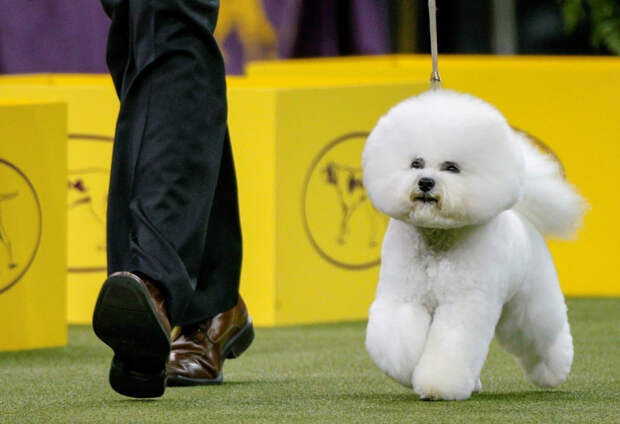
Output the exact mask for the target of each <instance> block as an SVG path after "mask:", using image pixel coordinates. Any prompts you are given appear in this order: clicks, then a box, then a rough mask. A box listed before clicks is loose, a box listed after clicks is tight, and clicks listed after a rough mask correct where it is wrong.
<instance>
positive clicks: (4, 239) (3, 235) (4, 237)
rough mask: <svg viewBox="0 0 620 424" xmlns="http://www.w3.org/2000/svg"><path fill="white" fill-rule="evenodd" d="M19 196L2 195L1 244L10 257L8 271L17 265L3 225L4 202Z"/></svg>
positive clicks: (0, 196) (0, 203)
mask: <svg viewBox="0 0 620 424" xmlns="http://www.w3.org/2000/svg"><path fill="white" fill-rule="evenodd" d="M17 194H18V193H17V192H14V193H5V194H1V193H0V243H2V245H3V246H4V248H5V249H6V251H7V255H8V257H9V262H8V265H7V266H8V269H13V268H15V267H16V266H17V264H16V263H15V261H14V258H13V248H12V246H11V240H10V239H9V235H8V233H7V231H6V229H5V228H4V225H3V224H2V202H4V201H7V200H11V199H13V198H15V197H17Z"/></svg>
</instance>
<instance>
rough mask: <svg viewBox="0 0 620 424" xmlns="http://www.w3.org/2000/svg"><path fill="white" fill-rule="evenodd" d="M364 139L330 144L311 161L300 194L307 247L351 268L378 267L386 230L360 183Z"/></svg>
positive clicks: (358, 137)
mask: <svg viewBox="0 0 620 424" xmlns="http://www.w3.org/2000/svg"><path fill="white" fill-rule="evenodd" d="M367 136H368V134H367V133H361V132H360V133H351V134H346V135H343V136H341V137H338V138H337V139H335V140H333V141H332V142H330V143H328V144H327V145H326V146H325V147H324V148H323V149H322V150H321V152H319V154H318V155H317V157H316V158H315V159H314V161H313V162H312V165H311V166H310V170H309V171H308V173H307V175H306V180H305V184H304V189H303V199H302V210H303V220H304V225H305V228H306V233H307V235H308V238H309V239H310V242H311V243H312V245H313V246H314V248H315V249H316V251H317V252H318V253H319V255H321V256H322V257H323V258H324V259H326V260H327V261H329V262H331V263H332V264H334V265H337V266H339V267H343V268H349V269H363V268H368V267H372V266H375V265H378V264H379V261H380V255H381V249H380V246H379V244H380V243H379V241H380V239H381V236H382V235H383V233H384V232H385V229H386V227H387V219H386V218H385V217H384V216H383V215H381V214H380V213H379V212H377V211H376V210H375V209H374V207H373V206H372V204H371V203H370V201H369V199H368V196H367V195H366V191H365V190H364V185H363V182H362V168H361V166H360V158H361V154H362V149H363V147H364V142H365V141H366V137H367Z"/></svg>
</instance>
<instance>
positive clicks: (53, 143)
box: [0, 101, 67, 351]
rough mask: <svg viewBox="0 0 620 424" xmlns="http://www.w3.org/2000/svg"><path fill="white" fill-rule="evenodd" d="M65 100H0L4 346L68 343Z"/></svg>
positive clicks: (2, 348) (0, 277)
mask: <svg viewBox="0 0 620 424" xmlns="http://www.w3.org/2000/svg"><path fill="white" fill-rule="evenodd" d="M66 122H67V112H66V105H64V104H61V103H44V102H36V103H35V102H32V103H30V102H26V101H22V102H0V327H1V328H2V329H3V335H2V338H0V351H5V350H18V349H34V348H42V347H52V346H62V345H65V344H66V342H67V313H66V300H65V299H66V253H65V246H66V207H65V198H66V172H67V154H66V152H67V148H66V138H67V132H66V131H67V130H66V125H67V124H66Z"/></svg>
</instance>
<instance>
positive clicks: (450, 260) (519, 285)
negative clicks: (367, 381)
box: [362, 90, 585, 400]
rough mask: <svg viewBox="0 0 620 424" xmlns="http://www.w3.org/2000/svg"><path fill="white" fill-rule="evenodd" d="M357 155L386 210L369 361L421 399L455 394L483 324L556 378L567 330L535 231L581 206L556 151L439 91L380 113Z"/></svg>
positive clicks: (563, 227)
mask: <svg viewBox="0 0 620 424" xmlns="http://www.w3.org/2000/svg"><path fill="white" fill-rule="evenodd" d="M362 166H363V178H364V186H365V188H366V190H367V192H368V195H369V197H370V199H371V200H372V202H373V203H374V205H375V206H376V208H377V209H379V210H380V211H381V212H383V213H385V214H387V215H389V216H390V217H391V220H390V224H389V227H388V230H387V233H386V235H385V239H384V241H383V251H382V263H381V272H380V277H379V284H378V287H377V293H376V298H375V300H374V302H373V304H372V306H371V307H370V314H369V318H368V328H367V333H366V348H367V350H368V352H369V353H370V356H371V357H372V359H373V360H374V362H375V363H376V364H377V365H378V366H379V368H381V369H382V370H383V371H384V372H385V373H386V374H387V375H389V376H390V377H392V378H394V379H395V380H397V381H398V382H400V383H402V384H404V385H407V386H413V390H414V392H415V393H416V394H418V395H419V396H420V397H421V398H422V399H444V400H459V399H467V398H469V397H470V396H471V394H472V392H474V391H480V390H481V384H480V371H481V369H482V365H483V363H484V361H485V358H486V356H487V353H488V350H489V344H490V343H491V340H492V338H493V334H494V333H495V335H496V336H497V338H498V340H499V342H500V343H501V345H502V346H503V347H504V348H505V349H506V350H508V351H509V352H511V353H512V354H514V355H516V357H517V358H518V359H519V361H520V363H521V365H522V366H523V368H524V369H525V372H526V373H527V375H528V377H529V378H530V380H532V381H533V382H534V383H536V384H537V385H539V386H543V387H553V386H556V385H558V384H560V383H561V382H563V381H564V380H565V379H566V377H567V375H568V372H569V370H570V367H571V363H572V360H573V345H572V338H571V334H570V328H569V325H568V320H567V317H566V306H565V303H564V297H563V295H562V292H561V290H560V287H559V284H558V278H557V274H556V271H555V267H554V264H553V260H552V258H551V255H550V253H549V250H548V249H547V246H546V244H545V241H544V239H543V237H542V235H541V234H544V235H555V236H567V235H569V234H572V232H573V231H574V230H575V229H576V228H577V226H578V225H579V224H580V221H581V216H582V214H583V211H584V205H585V204H584V202H583V200H582V198H581V197H580V196H579V195H578V194H577V193H576V192H575V191H574V189H573V188H572V187H571V186H570V185H569V184H568V183H567V182H566V181H565V180H564V178H563V174H562V168H561V166H560V165H559V164H558V162H557V161H556V160H555V159H554V158H553V157H552V156H550V155H548V154H544V153H542V152H541V151H540V150H539V149H537V148H536V147H535V146H534V145H533V144H532V143H530V141H529V140H528V138H527V137H526V136H525V135H524V134H521V133H519V132H517V131H515V130H513V129H511V127H510V126H509V125H508V123H507V122H506V120H505V119H504V117H503V116H502V114H501V113H500V112H498V111H497V110H496V109H495V108H494V107H493V106H491V105H489V104H487V103H485V102H483V101H482V100H480V99H477V98H475V97H472V96H469V95H465V94H460V93H456V92H453V91H446V90H439V91H432V92H426V93H423V94H421V95H419V96H417V97H413V98H410V99H408V100H405V101H403V102H402V103H400V104H398V105H397V106H395V107H394V108H392V109H391V110H390V111H389V112H388V113H387V115H385V116H384V117H383V118H381V119H380V120H379V122H378V123H377V126H376V127H375V128H374V130H373V131H372V133H371V134H370V136H369V137H368V140H367V142H366V146H365V148H364V152H363V156H362Z"/></svg>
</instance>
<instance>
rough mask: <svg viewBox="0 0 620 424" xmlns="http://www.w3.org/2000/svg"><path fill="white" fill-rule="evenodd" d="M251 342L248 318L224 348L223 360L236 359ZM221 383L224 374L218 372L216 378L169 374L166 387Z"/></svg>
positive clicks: (250, 327)
mask: <svg viewBox="0 0 620 424" xmlns="http://www.w3.org/2000/svg"><path fill="white" fill-rule="evenodd" d="M253 340H254V327H253V326H252V319H251V318H250V319H248V322H247V323H246V324H245V325H244V326H243V328H242V329H241V331H239V333H238V334H237V335H236V336H235V337H233V338H232V339H230V340H229V341H228V343H226V345H225V346H224V351H223V352H222V354H223V356H224V358H226V359H235V358H238V357H239V356H241V354H242V353H243V352H245V351H246V350H247V349H248V348H249V347H250V345H251V344H252V341H253ZM222 367H223V364H222ZM223 381H224V373H223V372H222V371H221V370H220V374H219V375H218V376H217V377H216V378H189V377H183V376H182V375H175V374H170V375H169V376H168V383H167V384H168V386H210V385H217V384H222V382H223Z"/></svg>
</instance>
